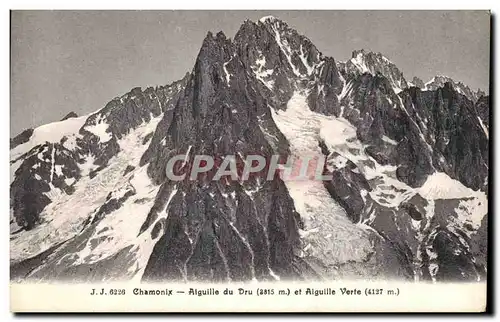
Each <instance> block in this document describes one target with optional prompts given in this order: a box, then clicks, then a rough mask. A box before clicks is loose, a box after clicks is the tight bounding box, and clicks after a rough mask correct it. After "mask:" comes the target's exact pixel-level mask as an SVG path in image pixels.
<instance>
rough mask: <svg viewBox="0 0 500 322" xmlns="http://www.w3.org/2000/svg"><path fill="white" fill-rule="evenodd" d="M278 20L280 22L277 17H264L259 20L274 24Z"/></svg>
mask: <svg viewBox="0 0 500 322" xmlns="http://www.w3.org/2000/svg"><path fill="white" fill-rule="evenodd" d="M276 20H280V19H278V18H276V17H275V16H264V17H262V18H260V19H259V21H260V22H264V23H265V22H274V21H276Z"/></svg>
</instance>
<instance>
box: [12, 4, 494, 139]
mask: <svg viewBox="0 0 500 322" xmlns="http://www.w3.org/2000/svg"><path fill="white" fill-rule="evenodd" d="M267 15H273V16H276V17H278V18H280V19H282V20H283V21H286V22H287V23H288V25H289V26H290V27H292V28H294V29H296V30H297V31H298V32H299V33H301V34H303V35H305V36H307V37H308V38H309V39H310V40H311V41H312V42H313V43H314V44H315V45H316V47H317V48H318V49H319V50H320V51H321V52H322V53H323V54H324V55H327V56H332V57H334V58H335V59H336V60H341V61H344V60H347V59H349V58H351V53H352V51H354V50H357V49H365V50H370V51H375V52H381V53H382V54H384V55H385V56H386V57H388V58H389V59H390V60H391V61H392V62H394V63H395V64H396V65H397V66H398V68H399V69H400V70H401V71H402V72H403V74H404V76H405V78H407V79H408V80H411V79H412V78H413V76H417V77H419V78H421V79H422V80H423V81H424V82H426V81H428V80H430V79H431V78H432V77H433V76H435V75H446V76H450V77H451V78H453V79H454V80H455V81H462V82H463V83H465V84H467V85H468V86H470V87H471V88H473V89H477V88H480V89H482V90H484V91H488V87H489V55H490V49H489V46H490V16H489V12H488V11H319V10H316V11H270V10H265V11H173V10H170V11H12V12H11V68H10V70H11V91H10V93H11V95H10V96H11V107H10V111H11V113H10V117H11V122H10V125H11V127H10V134H11V136H14V135H16V134H18V133H20V132H21V131H22V130H24V129H26V128H29V127H36V126H40V125H42V124H46V123H50V122H54V121H58V120H60V119H61V118H62V117H64V116H65V115H66V114H68V113H69V112H71V111H74V112H76V113H77V114H78V115H84V114H88V113H91V112H94V111H96V110H98V109H100V108H102V107H103V106H104V105H106V103H107V102H109V101H110V100H111V99H113V98H114V97H116V96H120V95H122V94H124V93H126V92H128V91H130V90H131V89H132V88H134V87H142V88H146V87H148V86H156V85H165V84H169V83H171V82H173V81H175V80H177V79H180V78H182V77H183V76H184V75H185V73H186V72H188V71H191V70H192V68H193V66H194V62H195V59H196V56H197V54H198V51H199V49H200V46H201V44H202V41H203V39H204V38H205V36H206V34H207V32H208V31H212V32H214V33H216V32H218V31H220V30H222V31H223V32H224V33H225V34H226V36H228V37H233V36H234V35H235V34H236V32H237V30H238V29H239V27H240V25H241V24H242V22H243V21H244V20H245V19H250V20H253V21H257V20H258V19H259V18H261V17H263V16H267Z"/></svg>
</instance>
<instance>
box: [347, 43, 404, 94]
mask: <svg viewBox="0 0 500 322" xmlns="http://www.w3.org/2000/svg"><path fill="white" fill-rule="evenodd" d="M343 66H344V68H345V69H346V72H347V73H355V74H364V73H369V74H372V75H376V74H377V73H379V74H382V75H383V76H385V77H386V78H387V79H388V80H389V82H390V83H391V86H392V88H393V90H394V91H395V92H396V93H399V92H401V91H402V90H403V89H405V88H407V87H408V84H407V82H406V80H405V78H404V76H403V73H402V72H401V71H400V70H399V69H398V67H397V66H396V65H395V64H394V63H393V62H392V61H390V60H389V59H388V58H387V57H385V56H384V55H382V53H380V52H372V51H367V50H365V49H359V50H354V51H353V52H352V58H351V59H350V60H348V61H347V62H345V63H344V64H343Z"/></svg>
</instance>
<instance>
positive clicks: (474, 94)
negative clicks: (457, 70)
mask: <svg viewBox="0 0 500 322" xmlns="http://www.w3.org/2000/svg"><path fill="white" fill-rule="evenodd" d="M446 83H450V84H451V86H452V87H453V88H454V89H455V90H456V91H457V92H458V93H460V94H462V95H464V96H466V97H467V98H468V99H469V100H471V101H472V102H474V103H475V102H477V101H478V100H479V98H480V97H481V96H483V95H484V92H482V91H481V90H480V89H478V90H477V91H473V90H472V89H471V88H470V87H469V86H467V85H465V84H464V83H463V82H461V81H455V80H454V79H452V78H451V77H448V76H444V75H437V76H434V77H433V78H432V79H431V80H429V81H428V82H427V83H425V84H424V87H423V88H422V89H423V90H436V89H438V88H440V87H444V86H445V84H446Z"/></svg>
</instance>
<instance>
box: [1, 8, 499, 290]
mask: <svg viewBox="0 0 500 322" xmlns="http://www.w3.org/2000/svg"><path fill="white" fill-rule="evenodd" d="M417 83H418V84H417ZM464 88H465V87H463V86H460V87H458V85H457V83H455V82H452V81H447V82H440V81H439V82H434V83H432V84H430V83H428V84H426V85H422V84H420V82H418V81H416V80H415V79H413V80H412V82H407V81H406V80H405V78H404V76H403V73H402V72H401V71H400V70H399V69H398V68H397V67H396V66H395V64H393V63H392V62H391V61H390V60H388V59H387V58H386V57H384V56H383V55H382V54H380V53H371V52H366V51H363V50H361V51H355V52H354V53H353V55H352V58H351V59H350V60H348V61H346V62H340V61H336V60H334V58H332V57H326V56H324V55H323V54H322V53H321V52H320V51H319V50H318V49H317V48H316V47H315V46H314V45H313V44H312V43H311V41H310V40H309V39H307V38H306V37H305V36H303V35H300V34H299V33H298V32H297V31H295V30H294V29H292V28H291V27H290V26H288V25H287V24H286V23H285V22H283V21H281V20H279V19H277V18H275V17H265V18H262V19H261V20H259V21H257V22H252V21H249V20H247V21H245V22H243V24H242V26H241V27H240V29H239V31H238V32H237V33H236V35H235V37H234V39H230V38H227V37H226V36H225V35H224V34H223V33H222V32H219V33H217V34H216V35H214V34H212V33H208V34H207V36H206V38H205V39H204V41H203V43H202V45H201V49H200V52H199V54H198V57H197V59H196V62H195V65H194V68H193V70H192V71H191V72H189V73H187V74H186V75H185V77H184V78H183V79H182V80H179V81H177V82H174V83H173V84H170V85H167V86H164V87H158V88H147V89H146V90H142V89H141V88H134V89H133V90H132V91H130V92H129V93H127V94H125V95H123V96H121V97H119V98H115V99H113V100H112V101H110V102H109V103H108V104H107V105H106V106H105V107H103V108H102V109H101V110H99V111H97V112H95V113H93V114H90V115H87V116H82V117H77V116H76V115H74V116H73V115H71V116H72V117H69V118H64V119H63V120H62V121H60V122H57V123H53V124H48V125H44V126H43V127H40V128H36V129H34V130H27V131H25V132H23V133H22V134H20V135H19V136H17V137H16V138H14V139H12V140H11V176H12V178H11V278H12V279H14V280H25V279H30V280H37V281H40V280H42V281H43V280H73V281H74V280H83V281H110V280H122V279H136V280H142V281H166V280H171V281H211V282H213V281H248V280H259V281H261V280H275V279H336V278H367V277H370V278H374V279H377V278H380V279H389V278H390V279H404V280H417V281H418V280H429V281H449V280H467V281H477V280H484V279H485V278H486V271H485V267H486V256H487V251H486V249H487V246H486V245H487V234H486V231H487V208H488V206H487V203H488V200H487V195H486V193H487V191H488V169H489V163H488V162H489V150H488V146H489V137H488V131H489V121H488V120H489V99H488V97H487V96H482V97H480V98H477V99H476V98H474V97H472V98H474V99H471V97H469V96H470V95H469V94H470V93H469V94H467V93H468V92H466V90H465V89H464ZM471 95H472V94H471ZM47 133H49V134H50V135H48V134H47ZM253 154H258V155H260V156H263V157H264V158H265V159H266V160H269V159H270V158H271V157H272V156H274V155H277V156H279V158H280V160H281V161H283V163H287V162H291V161H293V160H300V159H301V158H304V157H306V156H308V155H315V156H322V157H324V158H325V159H326V164H325V167H324V169H323V174H325V175H331V176H332V179H331V180H326V181H305V182H300V181H293V180H286V179H284V178H281V177H279V176H274V177H273V178H272V179H271V180H266V178H265V177H262V176H255V177H250V179H249V180H236V179H233V178H231V177H230V176H225V177H222V178H221V179H220V180H209V179H210V178H209V176H205V177H199V178H198V179H197V180H188V179H185V180H182V181H171V180H170V179H169V178H168V177H167V175H166V167H167V162H168V161H169V160H170V159H171V158H172V157H173V156H176V155H183V156H184V162H183V163H182V167H181V169H180V170H183V171H187V170H188V169H189V168H190V166H191V165H192V164H193V163H194V162H195V160H194V158H195V156H196V155H209V156H212V157H214V158H215V159H216V160H223V159H224V158H225V157H226V156H228V155H233V156H235V157H236V159H237V161H238V162H241V161H242V159H244V158H245V157H246V156H248V155H253ZM470 169H474V171H469V170H470ZM54 231H57V234H53V232H54Z"/></svg>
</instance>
